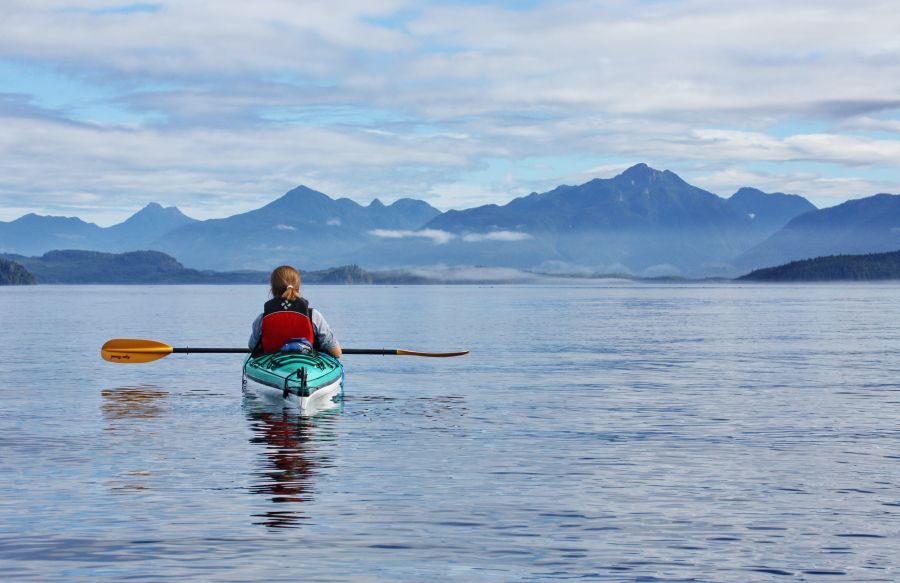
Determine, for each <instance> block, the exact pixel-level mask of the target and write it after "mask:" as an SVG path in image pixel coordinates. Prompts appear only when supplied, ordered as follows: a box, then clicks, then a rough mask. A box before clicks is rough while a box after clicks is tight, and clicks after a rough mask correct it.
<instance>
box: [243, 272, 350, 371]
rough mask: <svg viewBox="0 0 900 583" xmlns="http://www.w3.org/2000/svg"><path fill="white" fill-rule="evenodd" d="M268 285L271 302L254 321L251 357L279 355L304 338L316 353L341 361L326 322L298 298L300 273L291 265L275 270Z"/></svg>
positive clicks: (300, 344)
mask: <svg viewBox="0 0 900 583" xmlns="http://www.w3.org/2000/svg"><path fill="white" fill-rule="evenodd" d="M271 283H272V299H271V300H269V301H267V302H266V303H265V305H264V306H263V312H262V314H260V315H259V316H257V317H256V320H254V321H253V331H252V333H251V334H250V341H249V342H248V346H249V348H250V349H251V350H253V352H254V353H270V352H278V351H279V350H282V348H285V347H286V346H289V347H290V348H288V349H294V348H297V347H299V346H302V340H301V339H304V338H305V339H306V340H307V342H308V343H309V344H311V345H312V347H313V348H314V349H315V350H318V351H319V352H326V353H328V354H330V355H332V356H334V357H335V358H340V356H341V345H340V344H339V343H338V341H337V339H336V338H335V337H334V332H332V330H331V327H330V326H329V325H328V322H326V321H325V318H324V317H323V316H322V313H321V312H319V310H313V309H312V308H310V307H309V302H308V301H307V300H306V298H304V297H302V296H301V295H300V272H298V271H297V270H296V269H294V268H293V267H291V266H290V265H282V266H281V267H276V268H275V270H274V271H272V277H271Z"/></svg>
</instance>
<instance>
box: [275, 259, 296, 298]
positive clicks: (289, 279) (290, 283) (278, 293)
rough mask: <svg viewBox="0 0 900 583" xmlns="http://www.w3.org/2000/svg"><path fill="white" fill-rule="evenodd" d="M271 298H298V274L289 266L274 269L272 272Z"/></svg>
mask: <svg viewBox="0 0 900 583" xmlns="http://www.w3.org/2000/svg"><path fill="white" fill-rule="evenodd" d="M272 297H274V298H285V299H287V300H296V299H297V298H299V297H300V272H299V271H297V270H296V269H294V268H293V267H291V266H290V265H282V266H281V267H276V268H275V271H273V272H272Z"/></svg>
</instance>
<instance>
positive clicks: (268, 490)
mask: <svg viewBox="0 0 900 583" xmlns="http://www.w3.org/2000/svg"><path fill="white" fill-rule="evenodd" d="M244 411H245V412H246V414H247V419H248V420H249V421H250V429H251V430H252V431H253V437H252V438H251V439H250V442H251V443H254V444H259V445H262V446H263V447H264V449H263V456H264V458H265V459H264V464H263V467H262V469H261V470H260V471H258V472H256V473H255V475H254V477H255V479H256V483H255V484H253V485H252V486H251V488H250V491H251V492H252V493H254V494H263V495H267V496H270V497H271V500H272V502H273V503H275V504H287V505H288V506H284V507H278V508H277V509H276V508H273V509H272V510H269V511H266V512H264V513H262V514H258V515H254V516H255V517H256V518H261V519H262V520H260V521H259V522H256V524H263V525H265V526H269V527H272V528H296V527H297V526H298V525H299V524H300V523H301V522H302V521H303V520H304V519H305V518H307V517H306V515H305V514H304V513H303V510H302V507H301V506H300V504H302V503H304V502H308V501H310V500H311V499H312V480H313V477H314V476H315V473H316V469H317V468H318V467H320V466H321V465H322V464H323V463H325V462H327V459H323V458H322V457H321V456H314V455H313V454H314V451H313V448H314V445H315V443H314V441H313V439H315V440H321V439H327V438H329V437H330V435H329V421H330V418H331V417H332V415H329V414H327V413H322V414H319V415H318V416H316V417H305V416H301V415H299V414H298V413H299V412H298V411H297V410H296V409H291V408H288V407H283V406H276V405H273V404H271V403H269V402H267V401H264V400H261V399H257V398H255V397H254V396H253V395H251V394H245V396H244Z"/></svg>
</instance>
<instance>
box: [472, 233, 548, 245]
mask: <svg viewBox="0 0 900 583" xmlns="http://www.w3.org/2000/svg"><path fill="white" fill-rule="evenodd" d="M531 238H532V237H531V235H529V234H528V233H521V232H518V231H491V232H489V233H468V234H466V235H463V237H462V240H463V241H466V242H467V243H478V242H481V241H524V240H526V239H531Z"/></svg>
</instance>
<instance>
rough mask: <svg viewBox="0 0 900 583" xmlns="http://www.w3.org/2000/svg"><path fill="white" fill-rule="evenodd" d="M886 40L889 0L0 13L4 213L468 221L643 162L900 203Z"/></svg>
mask: <svg viewBox="0 0 900 583" xmlns="http://www.w3.org/2000/svg"><path fill="white" fill-rule="evenodd" d="M897 31H900V11H898V10H897V9H896V2H895V1H894V0H888V1H881V0H857V1H856V2H852V3H851V2H846V1H844V0H840V1H833V0H815V1H813V0H793V1H791V2H784V0H779V1H777V2H775V1H770V0H755V1H754V2H723V1H722V0H683V1H682V0H603V1H593V0H573V1H565V0H561V1H539V0H531V1H529V0H494V1H478V0H455V1H454V0H433V1H429V0H331V1H329V2H322V1H321V0H312V1H306V0H254V1H253V2H247V1H246V0H216V1H215V2H209V1H208V0H178V1H169V0H160V1H152V0H151V1H148V2H139V3H128V2H127V1H126V2H118V1H113V0H80V1H76V0H2V2H0V220H6V221H8V220H11V219H14V218H17V217H19V216H21V215H23V214H25V213H28V212H37V213H39V214H53V215H65V216H79V217H81V218H83V219H85V220H89V221H93V222H96V223H98V224H100V225H102V226H107V225H110V224H113V223H116V222H119V221H121V220H123V219H125V218H126V217H128V216H129V215H131V214H133V213H134V212H136V211H137V210H139V209H140V208H141V207H143V206H145V205H146V204H147V203H149V202H151V201H154V202H159V203H161V204H163V205H166V206H168V205H177V206H178V207H179V208H181V209H182V210H183V211H184V212H185V213H187V214H188V215H190V216H193V217H196V218H201V219H206V218H215V217H224V216H229V215H232V214H235V213H238V212H244V211H248V210H251V209H254V208H258V207H259V206H262V205H263V204H265V203H267V202H270V201H271V200H273V199H275V198H277V197H278V196H280V195H281V194H283V193H284V192H286V191H287V190H290V189H291V188H293V187H295V186H297V185H300V184H304V185H306V186H309V187H310V188H314V189H316V190H319V191H321V192H324V193H326V194H328V195H330V196H332V197H335V198H337V197H348V198H351V199H353V200H356V201H357V202H359V203H361V204H367V203H368V202H370V201H371V200H372V199H374V198H376V197H377V198H379V199H380V200H382V201H383V202H391V201H393V200H396V199H398V198H402V197H413V198H419V199H422V200H426V201H428V202H429V203H431V204H432V205H434V206H436V207H438V208H440V209H442V210H448V209H454V208H455V209H461V208H469V207H472V206H477V205H481V204H488V203H497V204H503V203H505V202H507V201H509V200H511V199H513V198H515V197H517V196H522V195H525V194H528V193H530V192H543V191H546V190H549V189H552V188H553V187H555V186H557V185H560V184H580V183H583V182H586V181H587V180H590V179H591V178H609V177H612V176H614V175H616V174H618V173H619V172H620V171H622V170H623V169H625V168H627V167H629V166H631V165H633V164H636V163H639V162H645V163H647V164H649V165H650V166H652V167H654V168H657V169H669V170H672V171H673V172H675V173H677V174H678V175H680V176H681V177H682V178H684V179H685V180H687V181H688V182H690V183H692V184H694V185H697V186H700V187H702V188H705V189H707V190H710V191H711V192H715V193H716V194H719V195H721V196H725V197H727V196H730V195H731V194H732V193H733V192H734V191H736V190H737V189H738V188H739V187H742V186H752V187H756V188H759V189H761V190H764V191H767V192H789V193H797V194H802V195H804V196H806V197H807V198H809V199H810V200H811V201H812V202H813V203H814V204H816V205H817V206H819V207H825V206H832V205H834V204H839V203H841V202H843V201H845V200H848V199H851V198H859V197H863V196H869V195H872V194H875V193H879V192H891V193H900V34H898V32H897Z"/></svg>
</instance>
